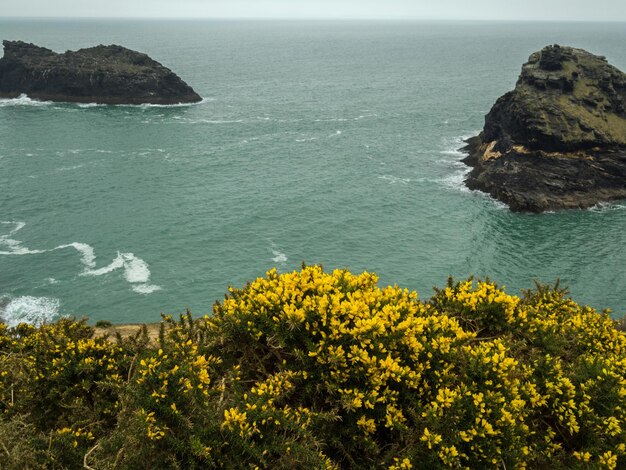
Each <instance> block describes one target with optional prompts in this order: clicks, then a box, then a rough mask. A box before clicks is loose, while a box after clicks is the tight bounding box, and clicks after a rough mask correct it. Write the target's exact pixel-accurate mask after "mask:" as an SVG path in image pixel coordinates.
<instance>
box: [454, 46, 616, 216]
mask: <svg viewBox="0 0 626 470" xmlns="http://www.w3.org/2000/svg"><path fill="white" fill-rule="evenodd" d="M467 143H468V145H467V147H465V150H466V151H467V152H468V153H469V156H468V157H467V158H466V159H465V160H464V162H465V163H467V164H468V165H470V166H473V167H474V168H473V169H472V171H471V172H470V174H469V175H468V177H467V179H466V182H465V183H466V185H467V186H468V187H469V188H470V189H478V190H481V191H485V192H487V193H489V194H491V195H492V196H493V197H495V198H496V199H498V200H500V201H502V202H504V203H506V204H508V205H509V207H510V208H511V209H512V210H514V211H530V212H542V211H547V210H556V209H568V208H585V207H589V206H593V205H595V204H597V203H598V202H604V201H610V200H615V199H622V198H626V75H625V74H624V73H622V72H621V71H619V70H618V69H616V68H615V67H613V66H611V65H609V64H608V63H607V61H606V59H605V58H604V57H601V56H596V55H593V54H590V53H589V52H586V51H584V50H582V49H575V48H571V47H562V46H558V45H554V46H548V47H545V48H544V49H542V50H541V51H539V52H535V53H534V54H532V55H531V56H530V58H529V59H528V62H527V63H526V64H524V65H523V66H522V73H521V75H520V77H519V79H518V81H517V84H516V86H515V89H514V90H513V91H510V92H508V93H506V94H505V95H503V96H501V97H500V98H499V99H498V100H497V101H496V103H495V104H494V105H493V107H492V108H491V111H489V113H488V114H487V116H486V117H485V126H484V128H483V131H482V132H481V133H480V135H478V136H477V137H473V138H471V139H469V140H468V141H467Z"/></svg>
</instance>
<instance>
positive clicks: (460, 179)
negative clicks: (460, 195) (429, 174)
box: [439, 167, 472, 193]
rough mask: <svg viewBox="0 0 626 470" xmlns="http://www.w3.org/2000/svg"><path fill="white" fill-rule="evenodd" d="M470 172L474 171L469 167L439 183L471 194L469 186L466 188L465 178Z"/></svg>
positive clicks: (445, 177)
mask: <svg viewBox="0 0 626 470" xmlns="http://www.w3.org/2000/svg"><path fill="white" fill-rule="evenodd" d="M470 171H472V169H471V168H469V167H467V169H463V170H460V171H459V170H457V171H455V172H454V173H452V174H450V175H448V176H444V177H443V178H441V179H439V182H440V183H442V184H443V185H444V186H446V187H448V188H450V189H454V190H457V191H461V192H464V193H469V192H471V190H470V189H469V188H468V187H467V186H465V178H466V177H467V175H468V174H469V172H470Z"/></svg>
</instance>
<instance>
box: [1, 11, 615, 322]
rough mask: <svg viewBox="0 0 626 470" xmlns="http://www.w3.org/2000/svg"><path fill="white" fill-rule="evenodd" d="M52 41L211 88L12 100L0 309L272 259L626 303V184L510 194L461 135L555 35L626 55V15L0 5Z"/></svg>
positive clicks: (52, 312)
mask: <svg viewBox="0 0 626 470" xmlns="http://www.w3.org/2000/svg"><path fill="white" fill-rule="evenodd" d="M0 37H1V38H3V39H21V40H25V41H28V42H34V43H36V44H39V45H43V46H46V47H49V48H51V49H53V50H56V51H64V50H67V49H76V48H80V47H87V46H92V45H95V44H99V43H103V44H111V43H117V44H122V45H125V46H127V47H130V48H133V49H137V50H140V51H143V52H146V53H148V54H149V55H151V56H152V57H153V58H155V59H156V60H159V61H160V62H162V63H163V64H165V65H167V66H169V67H170V68H172V69H173V70H174V71H175V72H176V73H178V74H179V75H180V76H181V77H182V78H183V79H184V80H185V81H187V82H188V83H189V84H190V85H191V86H193V87H194V88H195V90H196V91H197V92H198V93H200V94H201V95H202V96H203V97H204V100H203V101H202V102H201V103H199V104H195V105H185V106H99V105H77V104H59V103H42V102H35V101H31V100H30V99H28V98H27V97H20V98H18V99H14V100H0V317H3V318H4V319H5V320H6V321H8V322H10V323H12V324H14V323H16V322H18V321H22V320H26V321H31V322H36V321H42V320H50V319H53V318H55V317H57V316H58V315H75V316H78V317H80V316H83V315H86V316H89V317H90V319H91V320H92V321H96V320H99V319H107V320H111V321H113V322H138V321H142V322H143V321H155V320H157V319H158V318H159V314H160V313H161V312H164V313H174V314H175V313H177V312H180V311H183V310H184V309H185V308H189V309H191V311H192V313H194V314H195V315H203V314H206V313H209V312H210V311H211V308H212V304H213V303H214V302H215V301H216V300H218V299H220V298H222V297H223V293H224V292H225V291H226V289H227V287H228V286H229V285H233V286H242V285H244V283H245V282H246V281H247V280H251V279H254V278H255V277H258V276H261V275H263V274H264V272H265V271H266V270H268V269H270V268H272V267H276V268H277V269H278V270H279V271H282V272H284V271H290V270H294V269H298V268H299V267H300V266H301V264H302V262H303V261H304V262H306V263H308V264H313V263H322V264H323V265H324V267H325V268H327V269H333V268H337V267H348V268H350V269H351V270H353V271H355V272H360V271H362V270H368V271H375V272H377V273H378V274H379V276H380V278H381V281H380V282H381V285H386V284H393V283H396V284H398V285H400V286H403V287H408V288H410V289H416V290H417V291H418V292H419V293H420V296H421V297H422V298H427V297H429V296H430V295H431V294H432V287H433V286H442V285H443V284H445V282H446V279H447V277H448V275H453V276H456V277H466V276H469V275H472V274H473V275H476V276H480V277H484V276H489V277H490V278H492V279H494V280H496V281H497V282H499V283H500V284H504V285H506V286H507V290H508V291H509V292H511V293H519V292H520V289H523V288H528V287H531V286H532V285H533V280H540V281H542V282H552V281H554V280H555V279H556V278H557V277H560V279H561V282H562V283H563V284H565V285H567V286H569V288H570V291H571V293H572V295H573V296H574V298H575V299H576V300H578V301H579V302H582V303H585V304H589V305H591V306H593V307H595V308H599V309H602V308H606V307H610V308H612V309H613V310H614V312H615V314H616V315H618V314H623V313H626V288H625V287H626V285H625V284H626V230H625V229H626V201H622V202H619V201H618V202H615V203H612V204H608V205H603V206H599V207H595V208H593V209H591V210H584V211H566V212H558V213H549V214H541V215H536V214H534V215H528V214H526V215H525V214H513V213H511V212H509V211H508V210H507V209H506V208H504V207H503V206H502V205H501V204H499V203H497V202H495V201H493V200H492V199H490V198H489V197H487V196H485V195H484V194H481V193H479V192H470V191H468V190H466V189H465V188H464V186H463V184H462V181H463V178H464V176H465V174H466V172H467V168H466V167H465V166H464V165H463V164H461V163H460V162H459V160H460V159H461V158H462V154H461V153H460V152H459V151H458V149H459V147H461V146H462V141H463V139H464V138H467V137H469V136H471V135H475V134H476V133H477V132H478V131H479V130H480V129H481V127H482V125H483V120H484V115H485V114H486V113H487V111H488V110H489V108H490V107H491V105H492V104H493V102H494V101H495V100H496V98H497V97H498V96H500V95H502V94H503V93H505V92H506V91H508V90H510V89H512V87H513V86H514V84H515V81H516V79H517V76H518V74H519V71H520V67H521V64H522V63H523V62H525V61H526V59H527V58H528V56H529V55H530V54H531V53H532V52H534V51H536V50H538V49H540V48H541V47H543V46H545V45H547V44H553V43H559V44H566V45H572V46H576V47H583V48H585V49H587V50H589V51H591V52H594V53H598V54H602V55H605V56H607V58H608V59H609V61H610V62H611V63H612V64H614V65H616V66H617V67H619V68H621V69H622V70H626V49H624V47H623V45H624V44H625V43H626V27H625V25H624V24H585V23H558V24H551V23H507V24H498V23H478V22H476V23H446V22H431V23H428V22H374V21H370V22H365V21H362V22H342V21H334V22H322V21H318V22H314V21H311V22H307V21H298V22H286V21H284V22H272V21H110V20H107V21H103V20H99V21H97V20H82V21H61V20H0Z"/></svg>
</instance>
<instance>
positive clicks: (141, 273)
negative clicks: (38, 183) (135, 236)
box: [0, 221, 161, 294]
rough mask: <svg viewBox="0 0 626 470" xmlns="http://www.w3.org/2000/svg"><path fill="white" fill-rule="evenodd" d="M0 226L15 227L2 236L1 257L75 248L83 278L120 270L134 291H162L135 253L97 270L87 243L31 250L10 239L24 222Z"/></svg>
mask: <svg viewBox="0 0 626 470" xmlns="http://www.w3.org/2000/svg"><path fill="white" fill-rule="evenodd" d="M0 224H4V225H7V224H13V225H15V227H14V228H13V230H11V231H10V232H9V233H8V234H7V235H2V236H0V246H3V245H4V246H5V247H7V249H8V251H0V255H31V254H40V253H48V252H51V251H56V250H63V249H66V248H73V249H74V250H76V251H77V252H78V253H79V254H80V260H81V263H82V265H83V272H82V273H81V275H82V276H103V275H105V274H109V273H111V272H113V271H116V270H118V269H123V270H124V279H125V280H126V282H128V283H129V284H132V289H133V290H134V291H135V292H139V293H142V294H149V293H151V292H154V291H156V290H160V289H161V287H160V286H156V285H151V284H149V282H150V268H149V267H148V263H146V262H145V261H144V260H142V259H141V258H138V257H137V256H135V255H134V254H133V253H119V252H118V254H117V257H116V258H115V259H114V260H113V261H112V262H111V263H109V264H108V265H107V266H103V267H101V268H96V253H95V251H94V249H93V247H92V246H91V245H88V244H87V243H80V242H73V243H68V244H65V245H59V246H56V247H54V248H50V249H48V250H31V249H29V248H26V247H25V246H23V245H22V242H21V241H19V240H14V239H12V238H9V237H10V236H12V235H13V234H15V233H16V232H18V231H19V230H21V229H22V228H23V227H24V225H25V223H24V222H4V221H0Z"/></svg>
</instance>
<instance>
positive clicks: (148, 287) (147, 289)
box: [132, 284, 161, 294]
mask: <svg viewBox="0 0 626 470" xmlns="http://www.w3.org/2000/svg"><path fill="white" fill-rule="evenodd" d="M132 289H133V291H134V292H137V293H138V294H152V293H153V292H155V291H158V290H161V287H160V286H155V285H153V284H137V285H134V286H133V287H132Z"/></svg>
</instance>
